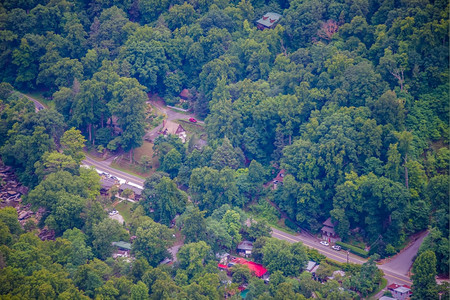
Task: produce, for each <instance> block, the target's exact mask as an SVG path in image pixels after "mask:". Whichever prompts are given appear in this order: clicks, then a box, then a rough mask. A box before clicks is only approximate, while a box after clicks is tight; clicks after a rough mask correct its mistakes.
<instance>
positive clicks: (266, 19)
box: [256, 12, 281, 30]
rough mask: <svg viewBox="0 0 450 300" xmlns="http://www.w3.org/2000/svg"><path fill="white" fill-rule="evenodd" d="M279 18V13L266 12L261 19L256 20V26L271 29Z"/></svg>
mask: <svg viewBox="0 0 450 300" xmlns="http://www.w3.org/2000/svg"><path fill="white" fill-rule="evenodd" d="M280 18H281V15H280V14H277V13H274V12H268V13H266V14H265V15H264V16H262V18H261V19H259V20H257V21H256V27H258V29H259V30H265V29H273V28H275V27H276V26H277V25H278V21H279V20H280Z"/></svg>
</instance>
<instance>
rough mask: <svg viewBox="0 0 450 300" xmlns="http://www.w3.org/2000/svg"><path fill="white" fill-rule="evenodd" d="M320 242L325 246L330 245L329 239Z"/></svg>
mask: <svg viewBox="0 0 450 300" xmlns="http://www.w3.org/2000/svg"><path fill="white" fill-rule="evenodd" d="M320 243H321V244H322V245H324V246H327V247H328V246H329V245H330V244H329V243H328V242H327V241H320Z"/></svg>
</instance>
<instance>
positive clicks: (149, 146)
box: [133, 141, 158, 166]
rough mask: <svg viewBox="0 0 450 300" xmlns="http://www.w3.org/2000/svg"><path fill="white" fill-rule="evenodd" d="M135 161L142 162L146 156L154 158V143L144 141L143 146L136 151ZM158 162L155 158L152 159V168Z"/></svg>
mask: <svg viewBox="0 0 450 300" xmlns="http://www.w3.org/2000/svg"><path fill="white" fill-rule="evenodd" d="M133 152H134V160H135V161H137V162H139V161H140V160H141V157H142V156H144V155H147V156H150V157H153V143H150V142H147V141H144V143H142V146H141V147H139V148H136V149H134V151H133ZM157 162H158V159H157V158H156V157H155V158H153V159H152V166H153V165H154V164H155V163H157Z"/></svg>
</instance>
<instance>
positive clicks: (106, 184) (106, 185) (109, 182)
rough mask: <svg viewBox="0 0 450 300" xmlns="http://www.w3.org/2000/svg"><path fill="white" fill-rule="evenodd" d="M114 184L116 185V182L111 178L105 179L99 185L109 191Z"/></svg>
mask: <svg viewBox="0 0 450 300" xmlns="http://www.w3.org/2000/svg"><path fill="white" fill-rule="evenodd" d="M115 184H117V180H115V179H112V178H108V177H105V178H102V179H101V180H100V185H101V187H102V188H103V189H105V190H109V189H110V188H112V187H113V185H115Z"/></svg>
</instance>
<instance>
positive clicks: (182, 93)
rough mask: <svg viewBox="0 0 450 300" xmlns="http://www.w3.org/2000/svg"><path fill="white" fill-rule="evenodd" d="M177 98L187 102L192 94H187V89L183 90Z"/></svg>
mask: <svg viewBox="0 0 450 300" xmlns="http://www.w3.org/2000/svg"><path fill="white" fill-rule="evenodd" d="M179 97H180V98H181V99H183V100H185V101H187V100H189V99H191V97H192V94H191V92H189V90H188V89H183V90H182V91H181V93H180V95H179Z"/></svg>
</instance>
